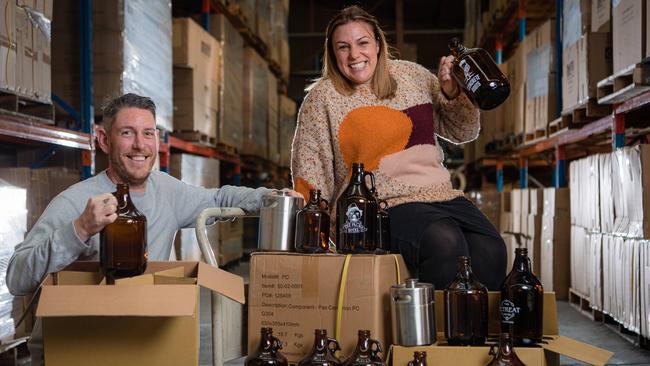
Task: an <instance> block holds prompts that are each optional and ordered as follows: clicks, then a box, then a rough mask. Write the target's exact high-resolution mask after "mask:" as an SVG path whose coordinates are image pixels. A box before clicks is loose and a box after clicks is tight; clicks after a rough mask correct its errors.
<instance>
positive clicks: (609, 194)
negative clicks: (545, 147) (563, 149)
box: [570, 145, 650, 333]
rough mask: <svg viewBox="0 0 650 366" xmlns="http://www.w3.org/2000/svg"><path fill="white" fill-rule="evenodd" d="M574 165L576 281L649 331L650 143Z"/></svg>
mask: <svg viewBox="0 0 650 366" xmlns="http://www.w3.org/2000/svg"><path fill="white" fill-rule="evenodd" d="M570 170H571V185H572V187H574V186H575V187H579V191H574V190H573V189H572V190H571V203H572V207H571V216H572V219H571V220H572V224H573V227H572V240H571V286H572V287H573V288H574V289H575V290H576V291H578V292H580V293H582V295H584V296H587V297H588V299H589V301H590V303H591V306H592V307H594V308H597V309H602V311H603V312H605V313H607V314H610V315H611V316H612V317H613V318H614V319H616V320H618V321H619V322H620V323H621V324H622V325H623V326H624V327H625V328H627V329H630V330H632V331H635V332H642V333H643V332H647V330H648V323H647V318H644V316H646V315H647V314H648V310H647V307H646V302H644V301H646V299H647V296H648V295H647V291H648V283H649V282H650V281H649V280H650V278H648V276H646V273H647V272H646V267H647V261H646V258H647V257H644V255H646V253H647V248H646V247H645V246H646V244H647V240H648V239H649V238H650V224H649V222H650V220H649V218H648V217H649V215H648V202H649V201H650V198H649V197H650V189H649V188H648V187H650V177H649V176H650V146H648V145H637V146H633V147H626V148H622V149H618V150H616V151H614V152H612V153H610V154H605V155H600V156H598V155H596V156H591V157H588V158H585V159H581V160H578V161H575V162H572V163H571V166H570ZM594 178H595V179H594ZM594 192H595V194H594ZM573 205H577V206H576V207H574V206H573ZM644 322H645V323H644Z"/></svg>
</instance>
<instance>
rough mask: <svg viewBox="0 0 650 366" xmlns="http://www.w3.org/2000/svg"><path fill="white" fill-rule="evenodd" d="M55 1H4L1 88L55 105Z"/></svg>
mask: <svg viewBox="0 0 650 366" xmlns="http://www.w3.org/2000/svg"><path fill="white" fill-rule="evenodd" d="M52 6H53V1H52V0H23V1H18V2H16V1H12V0H2V1H0V16H1V17H2V18H1V19H3V26H2V27H0V28H1V29H0V59H1V60H2V63H0V65H1V66H0V89H2V90H6V91H9V92H12V93H15V94H18V95H21V96H24V97H27V98H30V99H33V100H37V101H40V102H44V103H51V81H52V78H51V62H50V49H51V47H50V46H51V41H50V40H51V37H50V35H51V27H50V24H51V21H52V10H53V9H52Z"/></svg>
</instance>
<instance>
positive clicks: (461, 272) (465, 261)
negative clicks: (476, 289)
mask: <svg viewBox="0 0 650 366" xmlns="http://www.w3.org/2000/svg"><path fill="white" fill-rule="evenodd" d="M471 276H472V267H471V265H470V261H469V258H467V257H461V258H460V259H459V260H458V277H460V278H462V279H466V280H469V279H470V277H471Z"/></svg>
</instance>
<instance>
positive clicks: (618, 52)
mask: <svg viewBox="0 0 650 366" xmlns="http://www.w3.org/2000/svg"><path fill="white" fill-rule="evenodd" d="M647 7H648V5H647V0H625V1H621V0H613V1H612V44H613V53H614V56H613V58H614V74H616V73H618V72H620V71H623V70H625V69H626V68H628V67H629V66H631V65H634V64H636V63H638V62H640V61H641V60H642V59H643V58H644V57H646V56H647V55H648V54H647V50H646V47H647V44H646V42H647V39H646V38H647V34H646V32H647V30H646V22H647V19H646V17H647V14H646V12H647Z"/></svg>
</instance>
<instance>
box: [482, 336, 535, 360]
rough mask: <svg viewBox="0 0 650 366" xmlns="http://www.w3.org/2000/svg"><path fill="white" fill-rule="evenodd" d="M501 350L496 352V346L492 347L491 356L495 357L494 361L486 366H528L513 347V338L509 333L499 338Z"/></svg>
mask: <svg viewBox="0 0 650 366" xmlns="http://www.w3.org/2000/svg"><path fill="white" fill-rule="evenodd" d="M498 347H499V348H498V349H497V350H496V351H495V350H494V348H496V345H494V346H492V347H490V355H492V356H494V357H493V358H492V361H490V363H488V364H487V365H485V366H526V365H525V364H524V363H523V362H521V360H520V359H519V357H517V354H516V353H515V350H514V348H513V347H512V338H510V334H509V333H501V336H500V337H499V346H498Z"/></svg>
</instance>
